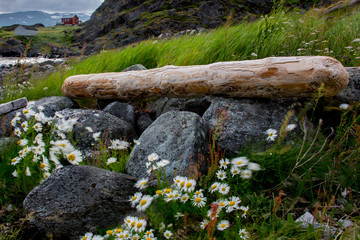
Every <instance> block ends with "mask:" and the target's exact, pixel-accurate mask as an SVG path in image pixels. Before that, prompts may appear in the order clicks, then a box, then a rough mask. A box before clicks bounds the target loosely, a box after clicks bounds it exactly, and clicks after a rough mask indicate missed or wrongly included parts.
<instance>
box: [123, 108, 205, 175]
mask: <svg viewBox="0 0 360 240" xmlns="http://www.w3.org/2000/svg"><path fill="white" fill-rule="evenodd" d="M138 140H139V142H140V143H139V144H137V145H136V146H135V147H134V149H133V151H132V152H131V155H130V158H129V160H128V162H127V165H126V171H127V173H128V174H130V175H131V176H134V177H137V178H143V177H149V176H150V175H151V174H149V173H148V172H147V170H148V169H147V167H146V163H147V161H148V156H149V155H150V154H152V153H156V154H158V155H159V157H160V158H161V159H165V160H168V161H169V162H170V163H169V164H168V165H167V166H165V167H164V169H163V170H164V173H165V175H166V178H167V180H170V181H171V180H172V178H173V177H174V176H175V175H185V176H190V177H191V176H198V174H205V173H206V171H207V159H206V158H207V156H208V153H209V149H208V138H207V130H206V128H205V126H204V124H203V121H202V119H201V117H200V116H199V115H197V114H195V113H192V112H185V111H182V112H181V111H170V112H167V113H164V114H162V115H161V116H160V117H159V118H157V119H156V120H155V121H154V122H153V123H152V124H151V125H150V126H149V127H148V128H147V129H146V130H145V131H144V132H143V133H142V135H141V136H140V138H139V139H138Z"/></svg>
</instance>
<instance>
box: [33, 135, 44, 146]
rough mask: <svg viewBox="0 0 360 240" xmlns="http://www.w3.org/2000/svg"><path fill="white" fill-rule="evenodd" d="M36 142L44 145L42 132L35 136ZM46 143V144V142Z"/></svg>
mask: <svg viewBox="0 0 360 240" xmlns="http://www.w3.org/2000/svg"><path fill="white" fill-rule="evenodd" d="M35 142H36V143H37V144H38V145H43V144H42V143H44V142H43V134H42V133H38V134H37V135H36V136H35ZM44 145H45V144H44Z"/></svg>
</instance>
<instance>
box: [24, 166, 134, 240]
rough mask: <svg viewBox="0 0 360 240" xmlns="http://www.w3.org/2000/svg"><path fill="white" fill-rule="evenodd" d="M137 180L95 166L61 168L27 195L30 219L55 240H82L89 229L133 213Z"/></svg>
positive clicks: (118, 222)
mask: <svg viewBox="0 0 360 240" xmlns="http://www.w3.org/2000/svg"><path fill="white" fill-rule="evenodd" d="M135 183H136V179H135V178H133V177H131V176H127V175H125V174H120V173H116V172H110V171H107V170H104V169H100V168H96V167H91V166H67V167H63V168H59V169H57V170H56V171H55V172H54V173H53V174H52V175H51V176H50V177H49V178H48V179H46V180H45V181H44V182H43V183H42V184H40V185H39V186H37V187H35V188H34V189H33V190H32V191H31V192H30V193H29V194H28V195H27V197H26V198H25V200H24V202H23V205H24V208H25V210H26V211H27V212H28V213H29V216H30V219H31V220H30V221H31V222H32V223H33V224H35V225H36V226H37V227H38V228H39V229H41V230H42V231H44V232H46V233H48V234H50V233H51V234H52V235H53V237H54V239H71V240H72V239H79V236H80V235H82V234H84V233H85V232H89V231H92V232H95V230H97V229H98V228H108V227H113V226H116V225H119V224H121V222H122V221H123V219H124V217H126V216H127V215H130V214H133V213H134V211H133V209H132V208H131V206H130V204H129V199H130V197H131V196H132V195H133V194H134V193H135V192H136V191H137V189H136V188H134V184H135Z"/></svg>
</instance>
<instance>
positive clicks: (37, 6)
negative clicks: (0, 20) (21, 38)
mask: <svg viewBox="0 0 360 240" xmlns="http://www.w3.org/2000/svg"><path fill="white" fill-rule="evenodd" d="M102 2H104V0H0V13H11V12H23V11H44V12H47V13H55V12H60V13H75V12H76V13H77V12H81V13H92V12H94V11H95V10H96V8H98V7H99V6H100V5H101V3H102Z"/></svg>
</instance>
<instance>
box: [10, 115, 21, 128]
mask: <svg viewBox="0 0 360 240" xmlns="http://www.w3.org/2000/svg"><path fill="white" fill-rule="evenodd" d="M18 121H20V117H14V118H13V119H11V126H13V127H15V125H16V123H17V122H18Z"/></svg>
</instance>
